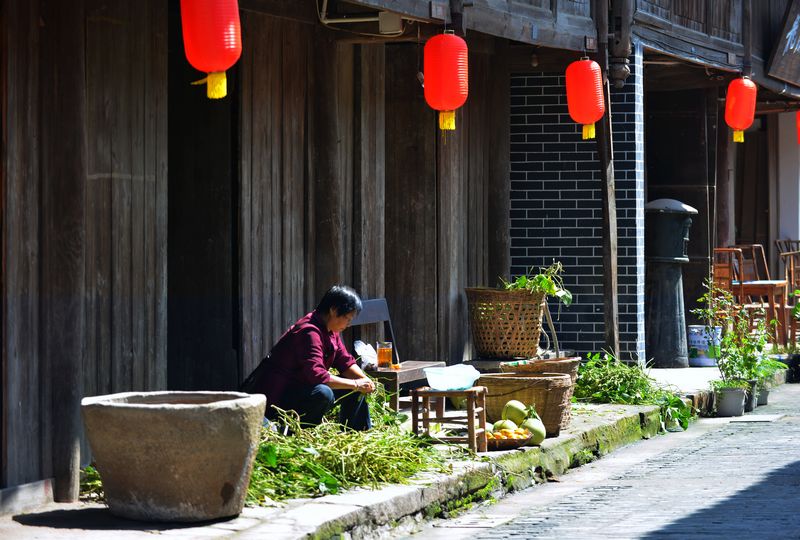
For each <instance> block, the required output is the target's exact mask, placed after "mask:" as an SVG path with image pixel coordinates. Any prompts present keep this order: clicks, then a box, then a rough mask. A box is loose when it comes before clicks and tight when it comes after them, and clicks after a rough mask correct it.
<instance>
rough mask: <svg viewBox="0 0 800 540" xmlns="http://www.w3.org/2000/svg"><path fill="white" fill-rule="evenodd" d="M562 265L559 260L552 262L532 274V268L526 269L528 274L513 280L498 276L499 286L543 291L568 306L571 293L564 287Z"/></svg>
mask: <svg viewBox="0 0 800 540" xmlns="http://www.w3.org/2000/svg"><path fill="white" fill-rule="evenodd" d="M563 271H564V266H563V265H562V264H561V263H560V262H554V263H553V264H551V265H550V266H548V267H547V268H541V269H540V273H538V274H535V275H532V274H533V268H531V269H530V270H528V275H522V276H519V277H518V278H517V279H515V280H514V281H510V282H509V281H506V280H504V279H503V278H500V284H501V287H502V288H503V289H505V290H507V291H525V290H527V291H529V292H531V293H533V292H540V293H544V294H546V295H547V296H554V297H556V298H557V299H558V300H559V301H560V302H561V303H562V304H564V305H565V306H568V305H570V304H571V303H572V293H571V292H569V291H568V290H567V289H565V288H564V280H563V279H562V277H561V273H562V272H563Z"/></svg>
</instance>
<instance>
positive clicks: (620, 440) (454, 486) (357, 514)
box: [0, 368, 760, 540]
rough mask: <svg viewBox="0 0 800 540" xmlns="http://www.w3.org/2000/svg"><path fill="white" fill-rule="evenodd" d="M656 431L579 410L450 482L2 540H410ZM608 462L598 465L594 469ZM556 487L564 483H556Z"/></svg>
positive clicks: (114, 521) (650, 414) (33, 528)
mask: <svg viewBox="0 0 800 540" xmlns="http://www.w3.org/2000/svg"><path fill="white" fill-rule="evenodd" d="M698 369H700V371H697V370H698ZM670 371H673V372H674V371H677V370H670ZM680 371H684V370H680ZM714 371H715V370H714ZM665 376H667V377H672V378H676V377H677V379H678V383H677V384H676V386H679V387H680V388H682V389H683V388H690V387H691V388H701V387H707V378H708V377H709V376H710V371H707V370H703V369H701V368H693V369H691V370H686V372H685V373H683V374H682V375H681V376H680V377H678V376H677V375H676V374H675V373H669V374H665ZM759 410H760V409H759ZM710 422H711V423H710V424H704V423H701V424H698V425H696V426H693V427H691V428H690V430H689V431H688V432H686V433H683V434H669V435H668V436H658V437H655V439H654V440H653V441H650V442H647V443H644V444H640V445H637V447H642V448H648V447H649V445H652V444H664V443H663V442H662V441H676V442H675V443H673V444H674V445H676V447H677V446H680V441H682V440H684V438H686V437H692V436H693V435H692V434H693V433H698V434H699V433H701V432H704V430H707V429H710V428H706V427H705V426H706V425H709V426H713V425H717V424H718V423H719V421H718V420H711V421H710ZM715 422H717V424H715ZM658 427H659V422H658V411H657V409H656V408H654V407H630V406H619V405H581V406H576V407H575V412H574V414H573V422H572V425H571V426H570V428H569V429H568V430H565V431H564V432H562V434H561V435H560V436H559V437H557V438H553V439H547V440H546V441H545V443H544V444H543V445H542V446H541V447H540V448H527V449H524V450H522V451H511V452H503V453H493V454H492V455H491V460H489V461H477V462H476V461H471V462H460V463H456V464H455V465H454V472H453V474H450V475H423V476H422V477H420V478H417V479H414V481H413V482H412V483H411V484H409V485H403V486H386V487H384V488H382V489H379V490H375V491H373V490H356V491H353V492H349V493H346V494H341V495H337V496H328V497H322V498H319V499H313V500H296V501H290V502H288V503H286V504H283V505H281V506H279V507H275V508H246V509H245V511H244V512H243V513H242V515H241V516H239V517H238V518H235V519H232V520H227V521H219V522H214V523H203V524H191V525H177V526H175V525H166V524H156V523H141V522H134V521H128V520H124V519H120V518H116V517H114V516H113V515H112V514H111V513H110V512H109V511H108V509H107V508H106V507H105V506H102V505H97V504H83V503H79V504H69V505H64V504H51V505H48V506H45V507H40V508H37V509H35V510H33V511H31V512H28V513H26V514H20V515H15V516H7V517H4V518H0V538H42V539H49V538H81V539H90V540H91V539H94V538H97V539H100V538H103V539H107V538H114V539H115V540H116V539H120V540H122V539H125V538H145V537H151V536H152V535H154V534H158V535H164V536H168V537H174V538H237V539H245V538H270V539H282V538H286V539H290V538H291V539H294V538H328V537H332V536H334V535H336V534H340V533H344V535H345V537H350V538H377V537H391V536H397V535H398V534H400V535H402V534H409V533H411V532H413V531H416V530H419V529H423V528H425V527H426V524H427V523H428V519H429V518H430V517H431V516H435V515H442V514H448V513H450V512H449V511H450V510H454V509H459V507H461V506H463V505H465V504H469V503H470V499H471V497H472V496H473V494H475V493H479V494H480V495H481V496H482V497H498V498H500V497H503V496H504V495H506V494H507V493H508V492H512V491H518V490H522V489H525V488H527V487H529V486H531V485H533V484H535V483H538V482H542V481H544V479H545V478H547V479H549V480H550V481H551V483H548V484H546V485H545V486H537V487H536V488H535V489H533V490H530V491H531V493H537V494H538V493H542V489H543V488H550V486H562V485H563V486H569V485H571V482H572V481H571V479H572V478H575V476H573V475H572V474H570V475H567V476H564V477H563V478H562V475H564V474H565V473H566V472H567V471H568V470H569V469H571V468H573V467H576V466H580V465H584V464H585V463H587V462H591V461H592V460H595V459H597V458H600V457H603V456H606V455H608V454H610V453H611V452H614V451H618V450H619V449H620V448H622V447H624V446H626V445H630V444H632V443H635V442H637V441H641V440H642V439H643V438H652V437H654V436H655V433H656V431H657V429H658ZM687 440H688V439H687ZM606 462H607V461H606V459H602V460H600V461H599V462H598V463H606ZM583 469H584V468H581V470H583ZM560 478H561V479H562V480H563V481H561V482H558V483H556V482H552V480H559V479H560ZM551 489H552V488H551ZM598 496H599V495H598ZM498 508H499V506H498ZM446 523H447V522H446ZM449 528H450V526H449V525H448V529H449ZM472 532H474V531H472Z"/></svg>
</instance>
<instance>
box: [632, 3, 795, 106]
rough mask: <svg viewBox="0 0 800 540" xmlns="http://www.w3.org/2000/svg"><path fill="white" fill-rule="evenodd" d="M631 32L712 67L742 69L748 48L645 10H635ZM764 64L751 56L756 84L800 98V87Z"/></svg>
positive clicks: (664, 50) (649, 45) (647, 44)
mask: <svg viewBox="0 0 800 540" xmlns="http://www.w3.org/2000/svg"><path fill="white" fill-rule="evenodd" d="M632 33H633V34H634V35H635V36H636V37H638V38H639V40H640V41H641V43H642V45H644V47H645V48H647V49H650V50H652V51H657V52H660V53H664V54H667V55H670V56H674V57H675V58H679V59H681V60H685V61H687V62H691V63H693V64H698V65H701V66H705V67H709V68H713V69H718V70H722V71H727V72H732V73H740V72H741V71H742V66H743V64H744V54H745V50H744V46H743V45H742V44H741V43H737V42H733V41H729V40H726V39H722V38H719V37H716V36H709V35H708V34H705V33H703V32H698V31H696V30H692V29H691V28H686V27H685V26H681V25H677V24H674V23H673V22H671V21H668V20H665V19H662V18H660V17H656V16H654V15H652V14H650V13H645V12H642V11H636V12H635V13H634V25H633V28H632ZM765 64H766V62H765V60H764V58H761V57H760V56H759V55H757V54H755V53H754V54H753V55H752V56H751V68H752V78H753V80H754V81H755V82H756V84H758V85H759V86H760V87H763V88H765V89H767V90H769V91H770V92H772V93H774V94H776V95H778V96H781V97H783V98H785V99H792V100H796V99H800V87H798V86H795V85H792V84H788V83H784V82H783V81H779V80H777V79H774V78H772V77H769V76H768V75H767V74H766V72H765V71H766V70H765Z"/></svg>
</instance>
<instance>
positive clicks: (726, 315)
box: [693, 281, 768, 416]
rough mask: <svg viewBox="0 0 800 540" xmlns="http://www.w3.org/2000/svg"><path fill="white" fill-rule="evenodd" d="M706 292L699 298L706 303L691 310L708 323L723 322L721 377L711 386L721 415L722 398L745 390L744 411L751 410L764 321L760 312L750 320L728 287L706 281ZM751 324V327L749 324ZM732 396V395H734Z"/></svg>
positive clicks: (764, 340) (764, 335) (763, 342)
mask: <svg viewBox="0 0 800 540" xmlns="http://www.w3.org/2000/svg"><path fill="white" fill-rule="evenodd" d="M705 285H706V288H707V292H706V294H704V295H703V296H702V297H701V298H700V299H699V300H700V302H703V303H704V304H705V307H702V308H699V309H696V310H693V313H695V314H696V315H698V317H699V318H701V319H702V320H704V321H705V322H706V323H707V324H708V326H709V327H714V326H722V328H723V333H722V338H721V340H720V345H719V358H718V359H717V367H718V369H719V372H720V376H721V377H722V380H721V381H714V383H713V384H712V388H713V390H714V392H715V394H716V397H717V399H718V400H719V401H718V412H717V414H718V415H720V416H724V415H726V414H722V413H720V408H721V402H722V401H723V400H724V401H725V402H726V403H727V401H729V400H730V401H732V402H737V403H738V400H739V397H740V396H739V394H740V393H742V392H745V396H744V397H746V398H749V399H747V401H746V402H745V403H744V411H752V410H753V409H754V408H755V406H756V402H757V394H756V384H757V381H758V377H757V366H758V364H759V362H760V361H761V359H762V358H763V356H764V349H765V348H766V345H767V337H768V334H767V324H766V322H765V320H764V318H763V314H762V315H761V316H760V317H759V316H758V314H757V316H756V317H755V318H754V319H753V320H751V318H750V315H749V314H748V312H747V310H746V309H745V308H744V306H741V305H737V304H736V303H735V302H734V299H733V294H732V293H731V292H730V291H727V290H723V289H720V288H719V287H716V286H715V285H714V284H713V283H712V282H710V281H706V284H705ZM751 327H752V328H751ZM734 396H735V397H734ZM734 410H738V406H736V407H734V406H733V405H731V407H728V406H727V405H726V406H725V408H724V412H725V413H727V412H733V411H734Z"/></svg>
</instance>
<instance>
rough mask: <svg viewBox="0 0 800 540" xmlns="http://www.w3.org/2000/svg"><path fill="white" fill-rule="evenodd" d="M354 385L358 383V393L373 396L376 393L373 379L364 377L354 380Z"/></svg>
mask: <svg viewBox="0 0 800 540" xmlns="http://www.w3.org/2000/svg"><path fill="white" fill-rule="evenodd" d="M353 382H354V383H356V388H355V389H356V391H357V392H361V393H362V394H371V393H372V392H374V391H375V383H374V382H373V381H372V379H369V378H367V377H364V378H362V379H354V380H353Z"/></svg>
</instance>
